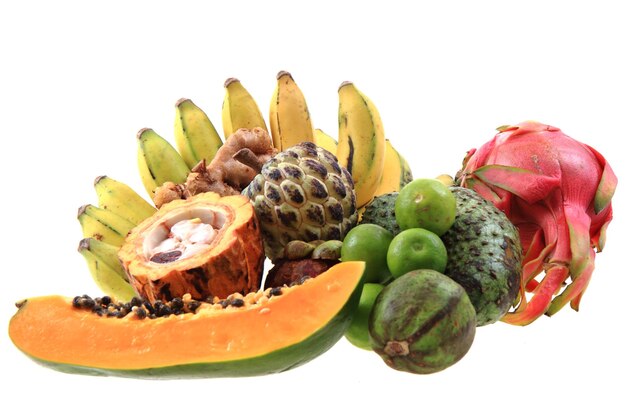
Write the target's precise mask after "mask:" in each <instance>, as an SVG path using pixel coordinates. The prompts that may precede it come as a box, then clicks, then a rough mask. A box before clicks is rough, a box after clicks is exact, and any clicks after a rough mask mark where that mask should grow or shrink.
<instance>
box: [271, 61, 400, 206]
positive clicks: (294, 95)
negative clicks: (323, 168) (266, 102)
mask: <svg viewBox="0 0 626 417" xmlns="http://www.w3.org/2000/svg"><path fill="white" fill-rule="evenodd" d="M269 122H270V129H271V135H272V140H273V142H274V147H275V148H277V149H278V150H284V149H287V148H289V147H291V146H293V145H296V144H298V143H300V142H303V141H310V142H314V143H316V144H317V145H318V146H321V147H323V148H324V149H326V150H328V151H330V152H331V153H333V154H334V155H336V156H337V158H338V159H339V162H340V164H342V165H343V166H344V167H346V169H348V171H349V172H350V174H352V178H353V180H354V182H355V191H356V196H357V206H358V207H363V206H365V205H366V204H367V203H368V202H370V201H371V200H372V199H373V198H374V197H375V196H377V195H380V194H385V193H388V192H392V191H398V190H399V189H400V188H401V187H402V186H403V185H404V184H406V183H408V182H409V181H410V180H411V179H412V174H411V169H410V167H409V165H408V163H407V161H406V160H405V159H404V157H403V156H402V155H401V154H400V153H399V152H398V151H397V150H396V149H395V148H394V147H393V146H392V145H391V141H389V140H388V139H385V133H384V129H383V124H382V120H381V118H380V114H379V113H378V110H377V109H376V107H375V106H374V104H373V103H372V101H371V100H370V99H369V98H367V97H366V96H365V95H364V94H363V93H362V92H360V91H359V90H358V89H357V88H356V87H355V86H354V84H353V83H348V82H347V83H343V84H342V85H341V86H340V88H339V138H338V140H335V139H334V138H333V137H332V136H330V135H328V134H327V133H326V132H324V131H323V130H322V129H320V128H316V127H315V126H314V124H313V122H312V119H311V114H310V112H309V108H308V106H307V103H306V99H305V97H304V94H303V92H302V90H301V89H300V88H299V87H298V85H297V84H296V82H295V81H294V79H293V77H292V76H291V74H290V73H289V72H287V71H280V72H279V73H278V75H277V76H276V87H275V89H274V93H273V95H272V99H271V101H270V109H269Z"/></svg>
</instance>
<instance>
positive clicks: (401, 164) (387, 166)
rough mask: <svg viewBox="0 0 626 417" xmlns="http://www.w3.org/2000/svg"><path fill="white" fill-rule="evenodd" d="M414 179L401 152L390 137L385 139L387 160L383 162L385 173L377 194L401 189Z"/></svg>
mask: <svg viewBox="0 0 626 417" xmlns="http://www.w3.org/2000/svg"><path fill="white" fill-rule="evenodd" d="M412 179H413V174H412V172H411V168H410V167H409V164H408V163H407V162H406V160H405V159H404V158H403V157H402V155H401V154H400V152H398V151H397V150H396V148H394V147H393V145H392V144H391V141H390V140H389V139H385V161H384V163H383V175H382V177H381V179H380V185H379V186H378V189H377V190H376V195H377V196H378V195H381V194H387V193H393V192H395V191H400V189H401V188H402V187H404V186H405V185H406V184H407V183H408V182H410V181H411V180H412Z"/></svg>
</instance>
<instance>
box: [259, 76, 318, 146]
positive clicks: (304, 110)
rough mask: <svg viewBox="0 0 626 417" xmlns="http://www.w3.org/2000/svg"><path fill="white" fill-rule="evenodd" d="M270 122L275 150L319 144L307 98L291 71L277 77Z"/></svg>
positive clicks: (271, 103)
mask: <svg viewBox="0 0 626 417" xmlns="http://www.w3.org/2000/svg"><path fill="white" fill-rule="evenodd" d="M269 119H270V129H271V133H272V140H273V142H274V147H275V148H277V149H278V150H279V151H283V150H285V149H287V148H290V147H292V146H294V145H297V144H299V143H300V142H305V141H308V142H315V134H314V133H313V123H312V122H311V115H310V113H309V108H308V107H307V104H306V100H305V98H304V94H303V93H302V90H300V87H298V85H297V84H296V82H295V81H294V80H293V77H292V76H291V74H290V73H289V72H287V71H280V72H279V73H278V75H276V87H275V89H274V94H273V96H272V100H271V101H270V117H269Z"/></svg>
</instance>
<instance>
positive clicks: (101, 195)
mask: <svg viewBox="0 0 626 417" xmlns="http://www.w3.org/2000/svg"><path fill="white" fill-rule="evenodd" d="M94 189H95V190H96V195H97V196H98V207H100V208H103V209H106V210H109V211H112V212H113V213H115V214H117V215H119V216H121V217H123V218H124V219H126V220H128V221H129V222H131V223H133V224H135V225H137V224H139V223H141V222H142V221H143V220H145V219H147V218H148V217H150V216H152V215H153V214H154V213H155V212H156V208H155V207H153V206H152V205H151V204H150V203H148V202H147V201H146V200H144V199H143V198H142V197H141V196H140V195H139V194H137V192H136V191H135V190H133V189H132V188H131V187H130V186H128V185H127V184H124V183H123V182H121V181H117V180H114V179H113V178H110V177H107V176H106V175H102V176H100V177H97V178H96V180H95V181H94Z"/></svg>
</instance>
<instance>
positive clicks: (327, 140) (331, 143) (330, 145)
mask: <svg viewBox="0 0 626 417" xmlns="http://www.w3.org/2000/svg"><path fill="white" fill-rule="evenodd" d="M313 134H315V144H316V145H317V146H321V147H322V148H324V149H326V150H327V151H328V152H330V153H332V154H333V155H337V141H336V140H335V138H333V137H332V136H330V135H329V134H328V133H326V132H324V131H323V130H322V129H315V130H314V131H313Z"/></svg>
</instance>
